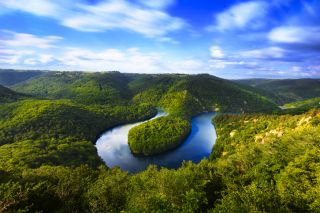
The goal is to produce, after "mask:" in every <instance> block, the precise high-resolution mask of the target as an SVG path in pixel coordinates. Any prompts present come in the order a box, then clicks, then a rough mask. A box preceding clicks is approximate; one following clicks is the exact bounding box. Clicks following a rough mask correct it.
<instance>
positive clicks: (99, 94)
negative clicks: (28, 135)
mask: <svg viewBox="0 0 320 213" xmlns="http://www.w3.org/2000/svg"><path fill="white" fill-rule="evenodd" d="M13 89H15V90H16V91H18V92H26V93H28V94H32V95H36V96H38V97H41V98H50V99H61V98H64V99H72V100H74V101H77V102H80V103H84V104H113V105H114V104H119V103H120V104H123V103H128V102H134V103H136V104H149V105H150V104H151V105H154V106H162V107H164V108H166V110H168V111H170V112H171V113H182V114H186V115H192V114H196V113H199V112H202V111H213V110H214V111H222V112H260V111H265V110H275V109H276V108H277V107H276V106H275V104H273V103H272V102H270V101H269V100H268V99H267V98H266V97H264V96H263V95H261V94H259V93H256V92H254V91H253V90H250V89H248V88H246V87H245V86H241V85H238V84H235V83H233V82H231V81H228V80H225V79H221V78H217V77H215V76H211V75H203V74H202V75H177V74H163V75H159V74H151V75H146V74H124V73H120V72H105V73H84V72H48V73H46V74H44V75H41V76H39V77H36V78H33V79H31V80H28V81H26V82H24V83H21V84H18V85H16V86H14V87H13Z"/></svg>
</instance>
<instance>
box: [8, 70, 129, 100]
mask: <svg viewBox="0 0 320 213" xmlns="http://www.w3.org/2000/svg"><path fill="white" fill-rule="evenodd" d="M127 84H128V79H127V78H126V77H125V76H124V75H123V74H121V73H119V72H109V73H83V72H48V73H46V74H45V75H42V76H40V77H38V78H35V79H32V80H30V81H27V82H25V83H22V84H19V85H17V86H15V87H13V89H14V90H16V91H23V92H25V93H28V94H32V95H35V96H37V97H40V98H50V99H61V98H65V99H73V100H75V101H77V102H81V103H85V104H115V103H118V104H120V103H122V102H124V101H125V100H126V99H127V98H130V97H131V92H130V90H129V89H128V88H127Z"/></svg>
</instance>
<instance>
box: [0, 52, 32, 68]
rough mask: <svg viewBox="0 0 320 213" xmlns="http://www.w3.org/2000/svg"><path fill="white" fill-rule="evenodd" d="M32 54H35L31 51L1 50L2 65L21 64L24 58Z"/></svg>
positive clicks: (0, 59)
mask: <svg viewBox="0 0 320 213" xmlns="http://www.w3.org/2000/svg"><path fill="white" fill-rule="evenodd" d="M32 54H34V51H31V50H11V49H0V64H9V65H15V64H19V63H20V61H21V59H22V58H23V57H25V56H29V55H32Z"/></svg>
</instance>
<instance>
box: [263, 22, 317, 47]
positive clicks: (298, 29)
mask: <svg viewBox="0 0 320 213" xmlns="http://www.w3.org/2000/svg"><path fill="white" fill-rule="evenodd" d="M268 38H269V39H270V40H271V41H274V42H279V43H288V44H308V45H320V27H318V26H315V27H303V26H281V27H277V28H274V29H272V30H271V32H270V33H269V35H268Z"/></svg>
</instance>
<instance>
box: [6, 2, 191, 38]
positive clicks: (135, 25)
mask: <svg viewBox="0 0 320 213" xmlns="http://www.w3.org/2000/svg"><path fill="white" fill-rule="evenodd" d="M172 3H173V1H170V0H159V1H152V2H151V1H143V0H141V1H140V3H138V2H135V3H134V2H131V1H129V0H103V1H100V2H99V3H98V4H95V5H88V4H84V3H83V1H80V0H76V1H74V2H73V1H72V2H71V1H61V0H56V1H54V0H37V1H29V0H12V1H1V2H0V6H3V7H5V8H7V9H11V10H20V11H23V12H27V13H31V14H34V15H39V16H47V17H50V18H54V19H56V20H58V22H59V23H60V24H61V25H64V26H66V27H70V28H72V29H75V30H79V31H87V32H103V31H108V30H114V29H121V30H127V31H132V32H136V33H139V34H142V35H144V36H146V37H163V36H165V35H167V34H169V33H170V32H174V31H177V30H180V29H182V28H184V27H186V26H187V23H186V22H185V21H184V20H183V19H181V18H178V17H174V16H171V15H170V14H168V13H167V12H166V11H165V8H166V7H168V6H169V5H171V4H172Z"/></svg>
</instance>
